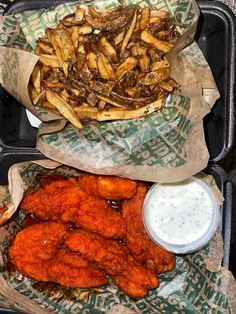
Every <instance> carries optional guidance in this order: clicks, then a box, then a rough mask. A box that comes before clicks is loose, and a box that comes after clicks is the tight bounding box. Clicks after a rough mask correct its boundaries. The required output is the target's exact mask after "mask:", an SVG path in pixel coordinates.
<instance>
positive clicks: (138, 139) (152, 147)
mask: <svg viewBox="0 0 236 314" xmlns="http://www.w3.org/2000/svg"><path fill="white" fill-rule="evenodd" d="M78 3H81V2H79V1H75V2H73V3H67V4H63V5H59V6H57V7H56V8H49V9H47V10H37V11H26V12H22V13H19V14H16V15H15V16H14V17H11V16H9V17H8V19H10V20H11V19H12V20H14V19H15V23H16V25H17V27H16V28H17V31H18V33H17V31H16V32H15V35H14V36H15V41H14V40H13V42H12V43H11V44H12V46H14V42H19V41H20V38H21V35H22V33H23V34H24V36H25V40H26V42H27V43H28V44H29V45H30V46H31V48H32V49H34V48H35V46H36V40H37V38H38V37H41V36H43V35H44V32H45V29H46V27H56V25H57V24H58V21H59V20H60V19H61V18H62V17H64V16H65V15H67V14H69V13H71V12H73V11H74V9H75V7H76V6H77V4H78ZM122 3H124V4H125V5H129V4H134V3H137V4H139V5H140V6H146V5H148V6H151V7H156V8H158V9H161V10H166V11H168V12H169V13H170V14H171V15H172V16H173V18H174V19H175V22H176V24H177V27H178V30H179V31H180V32H181V34H182V36H181V38H180V40H179V41H178V43H177V45H176V47H175V48H174V49H173V51H172V52H171V53H170V54H169V56H168V58H169V60H170V63H171V64H172V65H173V66H172V74H171V75H172V77H173V78H174V79H176V80H177V81H178V82H179V83H180V85H181V88H180V89H179V90H177V91H175V92H174V93H172V95H171V96H170V97H169V98H168V99H167V101H166V103H165V108H164V109H162V110H160V111H158V112H156V113H153V114H152V115H150V116H149V117H144V118H141V119H137V120H126V121H116V122H103V123H89V124H85V128H84V130H82V131H78V130H76V129H75V128H73V126H72V125H71V124H67V125H66V126H65V121H64V120H63V119H62V120H61V121H60V122H59V121H58V123H57V122H56V120H57V119H58V118H59V117H58V116H57V115H55V114H52V113H50V112H48V111H47V110H42V109H40V110H37V108H35V107H33V106H32V104H31V101H30V99H29V97H28V91H27V84H26V85H25V86H24V88H22V82H24V81H26V82H28V79H29V77H30V74H31V72H32V70H29V72H28V73H25V77H21V78H19V74H20V73H21V72H22V71H18V73H16V69H18V68H19V65H20V64H22V61H21V56H22V53H21V54H20V55H19V56H18V59H17V58H15V59H14V62H13V61H12V60H10V62H9V60H7V59H9V58H12V57H11V53H10V51H9V49H11V48H6V47H3V46H0V67H1V72H2V74H1V73H0V81H1V76H2V81H3V85H6V86H7V87H8V88H7V90H8V91H9V92H10V93H11V94H12V95H14V96H15V97H16V98H17V99H18V100H20V101H21V102H22V103H23V104H24V105H25V106H26V107H27V108H28V109H29V110H30V111H32V112H33V113H34V114H36V115H37V116H38V117H39V118H40V119H41V120H42V121H45V123H43V124H42V125H41V127H40V128H39V133H38V141H37V148H38V149H39V150H40V151H41V152H42V153H43V154H44V155H45V156H47V157H48V158H51V159H54V160H57V161H59V162H63V163H66V164H68V165H70V166H73V167H76V168H79V169H82V170H87V171H91V172H95V173H100V174H118V175H121V176H128V177H132V178H136V179H143V180H147V181H159V182H167V181H169V180H172V181H180V180H182V179H185V178H186V177H188V176H190V175H193V174H195V173H197V172H199V171H201V170H202V169H204V168H205V166H206V165H207V163H208V159H209V153H208V150H207V147H206V144H205V140H204V133H203V123H202V119H203V117H204V116H205V115H206V114H207V113H208V112H209V110H210V108H211V107H212V106H213V104H214V102H215V101H216V99H217V98H218V97H219V93H218V91H217V87H216V85H215V82H214V79H213V76H212V74H211V71H210V68H209V66H208V64H207V62H206V60H205V58H204V56H203V54H202V52H201V51H200V49H199V48H198V46H197V44H196V43H195V42H194V41H193V40H194V34H195V30H196V26H197V21H198V16H199V10H198V7H197V4H196V2H195V1H194V0H192V1H187V0H169V1H167V0H152V1H150V0H135V1H130V0H122ZM119 4H120V1H119V2H118V1H117V0H114V1H113V0H104V1H84V2H83V5H84V7H85V8H86V5H92V6H94V7H96V9H99V10H104V9H111V8H113V7H115V6H117V5H119ZM7 22H9V21H8V20H6V19H3V20H2V23H3V26H4V29H6V25H5V24H6V23H7ZM12 23H13V22H12ZM19 29H20V31H19ZM0 34H1V32H0ZM8 37H9V36H8ZM4 38H5V37H4V36H3V37H1V36H0V45H7V43H8V41H9V38H8V39H6V41H5V43H4V40H3V39H4ZM190 43H191V44H190ZM1 49H2V51H3V53H2V57H1ZM22 49H24V46H23V45H22ZM14 54H16V51H14ZM31 56H33V55H32V54H30V53H29V54H28V55H26V56H25V58H26V57H27V58H28V60H29V61H28V67H29V68H30V69H33V67H34V65H35V63H36V62H37V58H36V57H35V56H34V58H33V57H31ZM1 58H2V61H1ZM17 63H18V64H17ZM1 65H2V66H1ZM23 72H27V71H23ZM9 73H11V75H9ZM12 73H13V75H12ZM190 83H191V84H190ZM205 96H206V97H205ZM178 98H181V100H180V101H179V100H177V101H176V99H178ZM181 102H182V103H189V107H188V109H187V110H185V112H183V110H182V108H180V105H179V104H181ZM170 108H171V109H170ZM170 110H172V114H173V115H174V113H173V112H175V116H174V117H172V118H170V119H166V111H170ZM60 119H61V118H60ZM52 120H53V122H51V121H52ZM63 121H64V122H63ZM160 121H164V124H163V123H160ZM183 129H184V131H183ZM195 139H196V140H195ZM115 142H116V143H115ZM65 152H66V153H65ZM199 152H201V154H200V153H199ZM86 156H89V158H86ZM170 173H171V174H172V175H171V177H170V176H169V174H170ZM171 178H172V179H171Z"/></svg>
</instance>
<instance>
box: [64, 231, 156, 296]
mask: <svg viewBox="0 0 236 314" xmlns="http://www.w3.org/2000/svg"><path fill="white" fill-rule="evenodd" d="M65 245H66V246H67V247H68V248H69V249H70V250H72V251H75V252H79V253H80V254H81V255H82V256H84V257H85V258H87V259H88V260H89V261H91V262H96V263H97V265H99V267H101V268H102V269H104V270H105V271H106V272H107V273H108V274H109V275H111V277H112V280H113V281H114V282H115V283H116V285H117V286H118V287H119V288H120V289H121V290H123V291H124V292H125V293H126V294H127V295H129V296H131V297H134V298H140V297H144V296H145V295H146V294H147V293H148V290H149V289H153V288H156V287H157V286H158V279H157V276H156V275H155V274H154V272H152V271H151V270H148V269H147V268H145V267H143V266H142V265H140V264H138V263H137V262H136V261H135V260H134V259H133V257H132V256H131V255H130V254H129V252H128V250H127V248H126V247H125V246H124V245H122V244H120V243H118V242H117V241H115V240H107V239H103V238H102V237H100V236H98V235H95V234H92V233H89V232H87V231H84V230H76V231H72V232H69V233H68V234H67V236H66V241H65ZM128 283H129V284H128Z"/></svg>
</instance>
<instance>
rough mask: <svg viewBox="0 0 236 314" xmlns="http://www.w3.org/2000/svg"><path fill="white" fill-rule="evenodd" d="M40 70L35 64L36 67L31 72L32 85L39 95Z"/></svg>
mask: <svg viewBox="0 0 236 314" xmlns="http://www.w3.org/2000/svg"><path fill="white" fill-rule="evenodd" d="M40 69H41V67H40V66H39V65H38V64H36V66H35V67H34V70H33V72H32V76H31V79H32V84H33V86H34V88H35V90H36V92H37V93H38V94H39V93H40V91H41V83H40Z"/></svg>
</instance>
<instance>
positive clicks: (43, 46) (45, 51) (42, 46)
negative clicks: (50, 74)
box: [38, 40, 54, 55]
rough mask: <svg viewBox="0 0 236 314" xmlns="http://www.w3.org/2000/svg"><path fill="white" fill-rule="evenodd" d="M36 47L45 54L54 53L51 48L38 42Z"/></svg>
mask: <svg viewBox="0 0 236 314" xmlns="http://www.w3.org/2000/svg"><path fill="white" fill-rule="evenodd" d="M38 47H39V48H40V49H41V50H42V51H43V52H44V53H46V54H49V55H52V54H53V53H54V49H53V47H50V46H49V45H48V44H47V43H45V42H43V41H41V40H39V41H38Z"/></svg>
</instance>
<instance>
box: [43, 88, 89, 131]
mask: <svg viewBox="0 0 236 314" xmlns="http://www.w3.org/2000/svg"><path fill="white" fill-rule="evenodd" d="M45 95H46V98H47V101H48V102H49V103H50V104H52V105H53V106H54V107H55V108H56V109H57V110H58V111H59V112H60V113H61V114H62V116H63V117H65V118H66V119H67V120H68V121H70V122H71V124H73V125H74V126H75V127H76V128H78V129H83V125H82V123H81V121H80V119H79V118H78V115H77V114H76V112H75V111H74V110H73V108H72V107H71V106H70V104H68V103H67V102H66V101H65V100H64V99H63V98H62V97H60V96H58V95H57V94H56V93H53V92H51V91H49V90H47V91H46V93H45Z"/></svg>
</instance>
